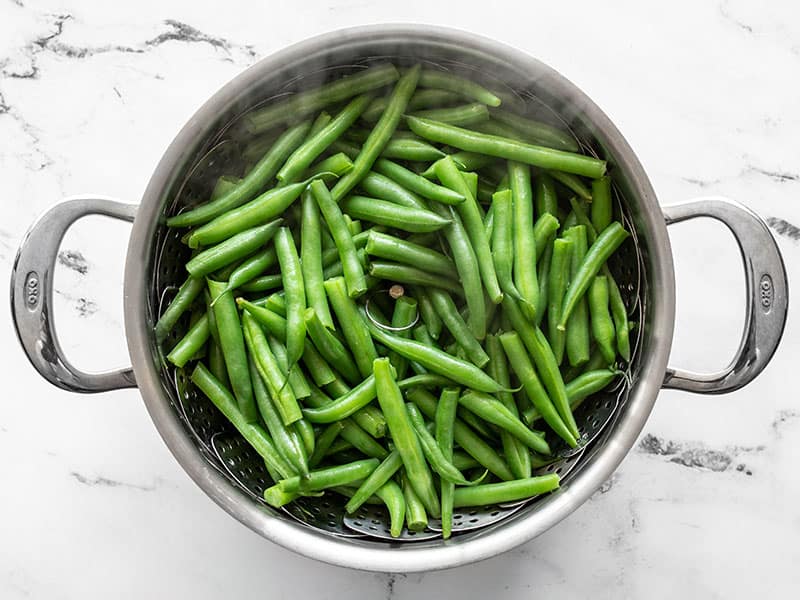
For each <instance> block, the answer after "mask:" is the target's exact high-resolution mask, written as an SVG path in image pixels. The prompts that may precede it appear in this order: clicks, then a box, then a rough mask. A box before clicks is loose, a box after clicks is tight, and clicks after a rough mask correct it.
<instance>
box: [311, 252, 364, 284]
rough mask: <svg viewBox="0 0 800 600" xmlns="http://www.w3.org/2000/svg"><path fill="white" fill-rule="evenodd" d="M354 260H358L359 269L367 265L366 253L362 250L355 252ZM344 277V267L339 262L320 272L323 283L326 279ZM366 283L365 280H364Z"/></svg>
mask: <svg viewBox="0 0 800 600" xmlns="http://www.w3.org/2000/svg"><path fill="white" fill-rule="evenodd" d="M356 258H358V263H359V264H360V265H361V268H362V269H363V268H365V267H366V266H367V264H368V260H367V253H366V251H365V250H364V249H363V248H358V249H357V250H356ZM343 275H344V265H343V264H342V263H341V261H338V260H337V261H336V262H334V263H332V264H330V265H328V266H327V267H325V268H324V269H323V270H322V279H323V281H324V280H326V279H333V278H334V277H341V276H343ZM365 281H366V279H365Z"/></svg>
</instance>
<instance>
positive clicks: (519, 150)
mask: <svg viewBox="0 0 800 600" xmlns="http://www.w3.org/2000/svg"><path fill="white" fill-rule="evenodd" d="M406 121H407V122H408V125H409V127H410V128H411V130H412V131H413V132H414V133H416V134H417V135H419V136H421V137H423V138H425V139H428V140H431V141H434V142H439V143H442V144H447V145H448V146H453V147H455V148H459V149H461V150H467V151H470V152H478V153H481V154H487V155H489V156H495V157H497V158H505V159H507V160H512V161H517V162H521V163H526V164H529V165H532V166H534V167H540V168H542V169H556V170H559V171H564V172H566V173H573V174H575V175H583V176H585V177H602V176H603V174H604V173H605V171H606V163H605V161H603V160H599V159H596V158H592V157H590V156H586V155H584V154H576V153H573V152H564V151H563V150H553V149H552V148H545V147H544V146H534V145H532V144H525V143H523V142H517V141H515V140H512V139H509V138H504V137H499V136H495V135H489V134H486V133H479V132H476V131H470V130H468V129H462V128H461V127H456V126H455V125H447V124H445V123H437V122H436V121H429V120H427V119H419V118H417V117H407V118H406ZM345 177H346V176H345Z"/></svg>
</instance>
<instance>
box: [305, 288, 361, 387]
mask: <svg viewBox="0 0 800 600" xmlns="http://www.w3.org/2000/svg"><path fill="white" fill-rule="evenodd" d="M323 289H324V288H323ZM305 320H306V330H307V331H308V335H309V337H311V341H312V342H314V345H315V346H316V347H317V348H319V352H320V354H321V355H322V357H323V358H324V359H325V360H326V361H327V362H328V363H330V364H331V365H333V366H334V367H335V368H336V370H337V371H338V372H339V373H341V374H342V376H343V377H344V378H345V379H346V380H347V381H348V382H349V383H351V384H356V383H358V382H359V381H361V379H362V378H361V375H360V373H359V371H358V369H357V368H356V366H355V362H354V359H353V355H352V354H350V352H349V351H348V350H347V348H345V347H344V345H343V344H342V342H340V341H339V338H337V337H336V336H335V335H334V334H333V333H331V331H330V330H329V329H328V328H327V327H325V325H324V323H322V320H321V319H320V318H319V316H318V315H317V313H316V310H315V309H313V308H309V309H307V310H306V312H305Z"/></svg>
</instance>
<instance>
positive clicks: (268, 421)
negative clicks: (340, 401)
mask: <svg viewBox="0 0 800 600" xmlns="http://www.w3.org/2000/svg"><path fill="white" fill-rule="evenodd" d="M249 368H250V379H251V381H252V385H253V392H254V394H255V398H256V404H257V405H258V411H259V414H260V415H261V418H262V419H263V421H264V424H265V425H266V426H267V431H269V434H270V436H271V437H272V441H273V444H274V445H275V449H276V450H277V451H278V452H279V453H280V455H281V456H282V457H283V458H284V460H286V462H288V463H289V464H290V465H291V466H292V468H293V469H294V470H295V471H296V472H298V473H300V474H302V475H306V474H307V473H308V462H307V456H306V452H305V449H304V448H300V447H298V445H297V443H296V442H297V440H296V439H295V438H294V436H292V435H290V433H289V430H288V429H287V428H286V426H285V425H284V424H283V421H282V420H281V417H280V415H279V414H278V411H277V410H276V409H275V406H274V405H273V404H272V400H271V399H270V397H269V394H268V393H267V389H266V387H265V385H264V381H263V379H262V378H261V375H260V373H259V372H258V369H257V368H256V365H255V363H254V362H253V361H252V360H250V361H249Z"/></svg>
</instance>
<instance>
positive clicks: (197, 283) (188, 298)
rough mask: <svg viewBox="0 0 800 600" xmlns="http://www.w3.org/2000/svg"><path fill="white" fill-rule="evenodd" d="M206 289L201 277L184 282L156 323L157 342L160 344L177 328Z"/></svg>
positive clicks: (190, 278)
mask: <svg viewBox="0 0 800 600" xmlns="http://www.w3.org/2000/svg"><path fill="white" fill-rule="evenodd" d="M204 288H205V281H203V279H202V278H199V277H189V278H188V279H187V280H186V281H185V282H183V284H182V285H181V287H180V288H179V289H178V293H177V294H175V297H174V298H173V299H172V302H170V304H169V306H168V307H167V309H166V310H165V311H164V314H162V315H161V316H160V317H159V319H158V322H157V323H156V326H155V334H156V340H158V341H159V342H162V341H164V339H165V338H166V337H167V335H169V332H170V331H172V328H173V327H175V324H176V323H177V322H178V319H180V318H181V315H183V313H184V312H186V309H187V308H189V307H190V306H191V305H192V302H194V299H195V298H197V295H198V294H199V293H200V292H201V291H203V289H204Z"/></svg>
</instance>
